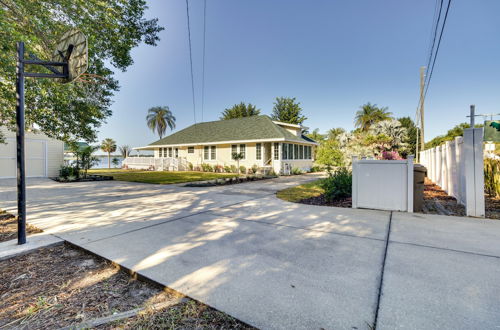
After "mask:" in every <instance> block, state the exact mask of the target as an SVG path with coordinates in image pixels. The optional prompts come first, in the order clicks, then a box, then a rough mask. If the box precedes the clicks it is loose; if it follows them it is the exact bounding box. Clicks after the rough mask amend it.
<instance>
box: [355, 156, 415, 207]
mask: <svg viewBox="0 0 500 330" xmlns="http://www.w3.org/2000/svg"><path fill="white" fill-rule="evenodd" d="M352 207H353V208H368V209H379V210H392V211H407V212H413V156H409V157H408V159H405V160H375V159H361V160H358V159H357V157H353V160H352Z"/></svg>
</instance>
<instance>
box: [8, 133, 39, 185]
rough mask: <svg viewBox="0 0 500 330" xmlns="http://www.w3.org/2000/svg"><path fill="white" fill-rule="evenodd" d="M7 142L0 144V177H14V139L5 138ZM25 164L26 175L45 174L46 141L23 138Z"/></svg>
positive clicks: (15, 168)
mask: <svg viewBox="0 0 500 330" xmlns="http://www.w3.org/2000/svg"><path fill="white" fill-rule="evenodd" d="M6 142H7V144H0V178H15V177H16V170H17V163H16V139H15V138H7V141H6ZM25 147H26V150H25V155H26V158H25V162H26V164H25V166H26V176H27V177H45V176H47V142H46V141H44V140H35V139H26V140H25Z"/></svg>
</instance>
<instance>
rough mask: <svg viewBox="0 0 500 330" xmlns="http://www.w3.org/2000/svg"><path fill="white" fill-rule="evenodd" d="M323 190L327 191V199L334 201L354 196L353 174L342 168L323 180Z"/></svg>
mask: <svg viewBox="0 0 500 330" xmlns="http://www.w3.org/2000/svg"><path fill="white" fill-rule="evenodd" d="M321 188H323V189H324V190H325V198H326V199H327V200H328V201H334V200H337V199H341V198H346V197H351V195H352V172H351V171H349V170H348V169H347V168H345V167H341V168H339V169H338V170H336V171H335V172H333V173H331V174H330V176H329V177H328V178H326V179H324V180H323V182H322V183H321Z"/></svg>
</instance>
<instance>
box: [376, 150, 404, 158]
mask: <svg viewBox="0 0 500 330" xmlns="http://www.w3.org/2000/svg"><path fill="white" fill-rule="evenodd" d="M379 159H384V160H402V159H403V158H402V157H401V156H400V155H399V153H398V152H397V151H382V155H380V156H379Z"/></svg>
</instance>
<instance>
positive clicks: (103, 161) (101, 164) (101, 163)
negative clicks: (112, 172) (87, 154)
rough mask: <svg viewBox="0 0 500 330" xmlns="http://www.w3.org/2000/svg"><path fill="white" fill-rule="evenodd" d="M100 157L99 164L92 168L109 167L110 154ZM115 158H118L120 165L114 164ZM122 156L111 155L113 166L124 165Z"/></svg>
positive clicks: (119, 166)
mask: <svg viewBox="0 0 500 330" xmlns="http://www.w3.org/2000/svg"><path fill="white" fill-rule="evenodd" d="M97 158H98V159H99V163H98V164H97V165H94V166H92V168H108V156H97ZM113 158H116V159H118V165H116V166H115V165H113ZM122 161H123V158H122V157H119V156H118V157H113V156H111V168H121V167H122Z"/></svg>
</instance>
